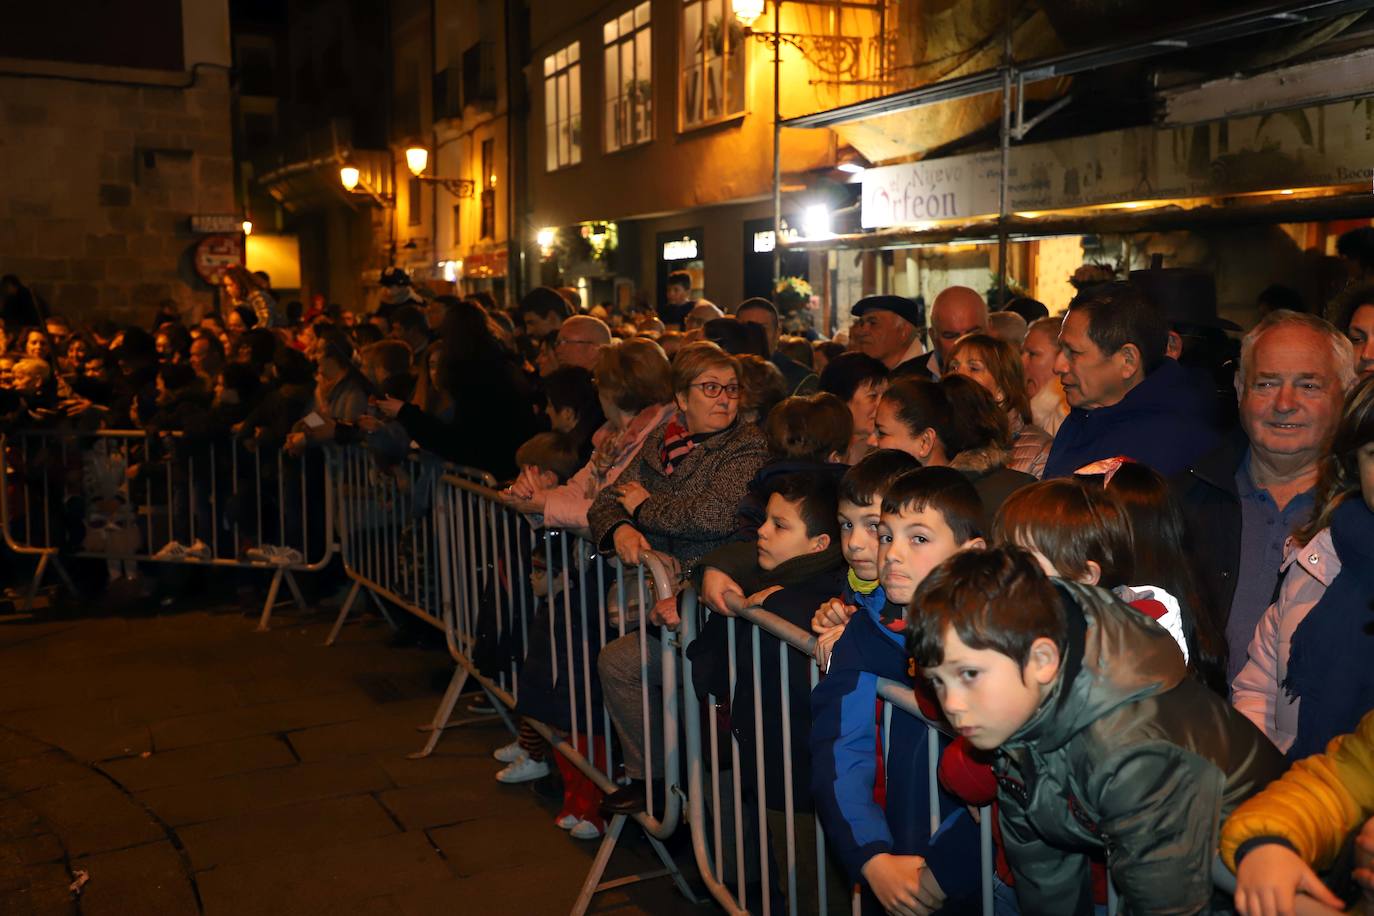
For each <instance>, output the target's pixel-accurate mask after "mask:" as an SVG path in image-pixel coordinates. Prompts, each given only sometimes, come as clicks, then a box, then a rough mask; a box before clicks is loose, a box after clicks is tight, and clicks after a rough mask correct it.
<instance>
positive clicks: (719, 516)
mask: <svg viewBox="0 0 1374 916" xmlns="http://www.w3.org/2000/svg"><path fill="white" fill-rule="evenodd" d="M666 429H667V426H666V425H664V426H660V427H658V428H657V429H655V430H654V431H653V432H651V433H650V434H649V436H648V438H647V439H645V440H644V447H643V448H641V449H640V450H639V457H638V458H636V459H635V460H634V462H633V463H632V464H631V465H630V466H629V467H628V468H626V469H625V473H623V474H621V475H620V479H619V480H618V481H616V482H617V483H618V484H626V483H630V482H632V481H633V482H637V483H639V484H640V485H641V486H643V487H644V489H646V490H648V491H649V498H648V499H646V500H645V501H644V502H643V503H642V504H641V505H640V506H639V509H638V511H637V512H636V513H635V515H634V517H633V518H631V516H630V514H629V513H628V512H626V511H625V510H624V509H623V508H622V507H621V505H620V503H618V502H616V499H615V495H614V493H613V492H612V488H607V489H605V490H602V491H601V493H600V494H598V495H597V497H596V500H595V501H594V502H593V503H592V506H591V508H590V509H589V510H587V522H588V525H589V527H590V528H591V531H592V538H593V539H594V540H595V542H596V543H597V544H598V545H599V546H600V548H601V550H602V551H604V552H608V553H609V552H610V551H612V550H613V549H614V546H613V542H612V535H613V534H614V532H615V529H616V528H618V527H619V526H620V525H622V524H632V525H634V527H635V528H636V529H637V530H638V531H639V533H640V534H642V535H644V537H645V538H646V539H647V540H648V541H649V544H650V546H652V547H653V548H654V549H655V550H658V551H662V552H663V553H666V554H669V555H670V556H673V557H675V558H676V559H677V561H678V562H679V563H681V564H682V571H683V574H684V575H686V574H687V573H689V572H690V571H691V569H692V567H693V566H695V565H696V563H697V561H698V560H700V559H701V558H702V557H704V556H705V555H706V554H708V553H710V552H711V551H712V550H714V549H715V548H717V547H719V546H720V545H721V544H724V543H725V542H726V541H728V540H729V539H730V535H731V534H732V533H733V532H734V530H735V516H736V512H737V510H738V508H739V504H740V500H742V499H743V498H744V494H745V491H746V489H747V488H748V486H749V481H751V480H753V479H754V475H755V474H756V473H757V472H758V470H759V468H761V467H763V465H764V464H765V463H766V462H767V461H768V446H767V445H766V444H765V442H764V439H763V434H762V433H760V432H759V431H758V428H757V427H755V426H754V425H753V424H751V423H739V422H736V423H735V425H734V426H732V427H731V428H730V429H727V430H725V431H724V432H721V433H718V434H717V435H715V436H712V437H711V438H710V439H707V440H706V441H705V442H702V443H700V444H698V445H697V447H696V448H694V449H692V451H691V452H690V453H688V455H687V457H686V458H684V459H682V460H681V461H679V462H678V464H677V466H676V467H675V468H674V469H673V473H672V475H671V476H668V475H666V474H664V473H663V434H664V431H665V430H666Z"/></svg>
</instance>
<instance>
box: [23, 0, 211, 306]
mask: <svg viewBox="0 0 1374 916" xmlns="http://www.w3.org/2000/svg"><path fill="white" fill-rule="evenodd" d="M55 6H58V7H61V8H62V17H61V18H62V22H61V23H60V25H61V27H62V28H64V29H66V30H68V31H70V30H72V29H76V30H79V31H83V32H88V33H89V34H88V35H87V36H85V38H86V39H88V40H81V39H80V38H78V39H76V40H71V36H70V35H68V36H67V38H68V39H69V40H65V41H59V40H57V39H56V38H53V37H51V36H53V35H54V32H53V26H54V23H52V22H48V21H47V20H49V19H51V18H53V14H51V13H48V12H44V11H34V12H32V13H30V12H29V11H27V10H26V11H25V12H23V13H17V14H16V15H15V16H13V17H11V18H12V19H17V20H19V21H18V22H17V23H15V25H16V27H15V28H13V29H10V28H9V27H8V26H7V32H6V37H0V175H3V176H4V177H3V179H2V180H0V273H4V274H16V275H18V276H19V277H20V279H21V280H22V281H23V282H24V283H25V284H26V285H28V286H29V287H30V288H31V289H33V290H34V292H35V293H37V294H38V295H39V296H40V297H41V298H42V299H43V300H45V301H46V302H47V304H48V307H49V309H50V310H51V311H52V312H54V313H59V314H63V315H66V316H68V317H71V318H78V319H81V320H89V319H97V318H112V319H115V320H119V321H132V322H137V323H145V322H146V321H147V320H149V319H150V318H151V315H152V314H153V310H154V309H155V307H156V306H157V305H158V303H159V302H161V301H163V300H166V299H171V300H175V301H176V302H177V304H178V305H179V306H180V307H181V309H182V311H183V312H185V313H187V314H189V315H198V314H200V313H201V312H203V311H205V310H206V309H207V308H209V307H211V306H212V304H213V302H214V297H215V291H214V289H213V287H211V286H210V285H208V284H207V283H205V282H204V281H203V280H201V279H200V277H199V276H198V275H197V274H196V272H195V270H194V266H193V252H194V250H195V247H196V244H197V242H198V241H199V239H200V237H199V236H197V235H195V234H193V233H192V231H191V217H192V216H193V215H196V214H224V215H233V214H237V211H238V208H237V205H236V203H235V191H234V181H233V149H232V133H231V122H230V70H229V63H230V56H229V15H228V5H227V0H141V2H134V0H122V2H112V3H111V2H103V3H102V2H98V0H78V2H74V3H71V4H57V5H55ZM72 7H79V9H73V8H72Z"/></svg>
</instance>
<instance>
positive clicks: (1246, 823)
mask: <svg viewBox="0 0 1374 916" xmlns="http://www.w3.org/2000/svg"><path fill="white" fill-rule="evenodd" d="M1371 815H1374V712H1372V713H1369V714H1367V715H1365V717H1364V718H1363V719H1361V720H1360V724H1359V726H1358V727H1357V728H1356V729H1355V731H1354V732H1353V733H1352V734H1349V735H1341V736H1339V737H1337V738H1333V739H1331V743H1330V744H1328V745H1327V746H1326V753H1324V754H1314V755H1312V756H1311V757H1308V758H1306V759H1304V760H1299V761H1298V762H1297V763H1295V764H1293V768H1292V769H1291V770H1289V771H1288V772H1287V773H1285V774H1283V777H1282V778H1281V779H1279V780H1277V781H1275V782H1273V783H1270V784H1269V786H1268V788H1266V789H1265V790H1264V791H1263V792H1260V793H1259V794H1258V795H1256V796H1255V797H1254V798H1251V799H1249V800H1248V801H1246V802H1245V803H1244V804H1243V805H1241V806H1240V807H1239V808H1237V809H1236V810H1235V812H1234V813H1232V815H1231V816H1230V817H1229V818H1227V820H1226V826H1225V827H1224V828H1222V831H1221V858H1222V860H1223V861H1224V862H1225V863H1226V865H1227V867H1228V868H1230V869H1231V870H1232V871H1235V869H1236V864H1237V863H1238V862H1239V861H1240V860H1241V859H1242V858H1244V857H1245V854H1246V853H1247V852H1249V851H1250V850H1251V849H1252V848H1254V847H1255V846H1259V845H1261V844H1263V843H1266V842H1277V843H1283V844H1285V845H1287V846H1290V847H1292V849H1293V851H1294V852H1296V853H1297V854H1298V856H1299V857H1301V858H1302V860H1303V861H1304V862H1306V863H1308V864H1309V865H1311V866H1312V867H1313V868H1314V869H1316V870H1318V871H1324V870H1325V869H1327V868H1330V867H1331V865H1332V864H1333V863H1334V862H1335V860H1336V856H1337V854H1338V853H1339V852H1340V850H1341V847H1342V846H1343V845H1344V844H1345V841H1346V838H1347V837H1349V835H1350V833H1351V832H1352V831H1354V830H1355V829H1356V828H1358V827H1359V826H1360V824H1362V823H1363V822H1364V821H1365V820H1367V819H1368V818H1369V817H1370V816H1371Z"/></svg>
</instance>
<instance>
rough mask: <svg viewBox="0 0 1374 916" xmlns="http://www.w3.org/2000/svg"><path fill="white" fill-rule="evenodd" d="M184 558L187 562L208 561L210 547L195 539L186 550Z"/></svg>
mask: <svg viewBox="0 0 1374 916" xmlns="http://www.w3.org/2000/svg"><path fill="white" fill-rule="evenodd" d="M186 558H187V559H188V560H208V559H210V545H209V544H207V543H205V542H204V541H202V540H201V539H200V538H196V539H195V541H194V542H192V544H191V546H190V547H187V548H186Z"/></svg>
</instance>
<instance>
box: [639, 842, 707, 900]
mask: <svg viewBox="0 0 1374 916" xmlns="http://www.w3.org/2000/svg"><path fill="white" fill-rule="evenodd" d="M644 839H646V840H648V841H649V845H650V846H651V847H653V850H654V853H655V854H657V855H658V860H659V861H660V862H662V863H663V873H664V874H667V875H669V876H670V877H672V879H673V883H674V884H676V885H677V889H678V892H679V893H681V894H682V896H684V897H686V898H687V899H688V900H690V901H691V902H692V903H697V904H699V903H701V902H702V901H701V899H700V898H699V897H697V895H696V894H694V893H692V888H691V886H690V885H689V884H688V883H687V879H686V878H684V877H682V870H681V869H680V868H678V867H677V863H676V862H674V861H673V857H672V856H671V855H669V854H668V849H667V847H665V846H664V845H663V843H662V841H660V840H659V839H658V838H656V837H654V836H653V835H651V834H648V833H646V834H644Z"/></svg>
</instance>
